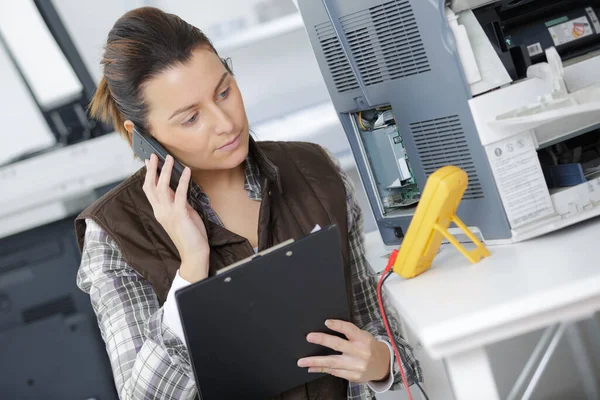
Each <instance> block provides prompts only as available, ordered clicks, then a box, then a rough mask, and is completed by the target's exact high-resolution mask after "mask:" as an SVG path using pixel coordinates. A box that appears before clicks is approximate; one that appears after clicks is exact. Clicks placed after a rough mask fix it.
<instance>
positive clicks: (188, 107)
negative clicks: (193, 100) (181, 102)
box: [169, 72, 229, 121]
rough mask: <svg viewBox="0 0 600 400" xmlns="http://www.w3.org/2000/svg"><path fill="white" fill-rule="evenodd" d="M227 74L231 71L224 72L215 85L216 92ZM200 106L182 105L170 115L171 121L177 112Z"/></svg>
mask: <svg viewBox="0 0 600 400" xmlns="http://www.w3.org/2000/svg"><path fill="white" fill-rule="evenodd" d="M227 75H229V72H225V73H223V75H221V79H219V83H218V84H217V86H216V87H215V93H217V90H219V88H220V87H221V85H222V84H223V81H224V80H225V78H227ZM196 106H198V104H190V105H189V106H185V107H182V108H180V109H178V110H177V111H175V112H174V113H173V115H171V116H170V117H169V121H170V120H172V119H173V117H174V116H176V115H177V114H181V113H182V112H185V111H188V110H191V109H192V108H194V107H196Z"/></svg>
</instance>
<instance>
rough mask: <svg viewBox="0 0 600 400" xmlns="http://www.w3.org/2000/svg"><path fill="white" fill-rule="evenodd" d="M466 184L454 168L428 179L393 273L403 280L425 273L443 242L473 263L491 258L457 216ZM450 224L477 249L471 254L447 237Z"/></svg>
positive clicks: (437, 172) (461, 173) (465, 175)
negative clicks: (450, 245)
mask: <svg viewBox="0 0 600 400" xmlns="http://www.w3.org/2000/svg"><path fill="white" fill-rule="evenodd" d="M468 180H469V178H468V176H467V174H466V172H465V171H463V170H462V169H460V168H457V167H454V166H447V167H443V168H440V169H439V170H437V171H436V172H434V173H433V174H431V175H430V176H429V178H428V179H427V183H426V184H425V189H424V190H423V194H422V196H421V199H420V200H419V205H418V206H417V210H416V212H415V215H414V216H413V218H412V221H411V223H410V226H409V227H408V231H407V232H406V236H405V237H404V240H403V242H402V245H401V246H400V251H399V253H398V256H397V258H396V260H395V262H394V272H396V273H397V274H398V275H400V276H402V277H403V278H414V277H415V276H417V275H420V274H422V273H423V272H425V271H426V270H427V269H428V268H429V267H430V266H431V263H432V262H433V259H434V257H435V255H436V254H437V251H438V249H439V247H440V245H441V244H442V240H443V239H444V238H446V239H447V240H448V241H449V242H450V243H451V244H453V245H454V246H455V247H456V248H457V249H458V251H460V252H461V253H462V254H463V255H464V256H465V257H466V258H467V259H469V261H471V262H472V263H476V262H478V261H479V260H481V259H482V258H483V257H488V256H489V255H490V252H489V250H488V249H487V248H486V247H485V246H484V245H483V243H481V242H480V241H479V240H478V239H477V237H476V236H475V235H473V233H472V232H471V231H470V230H469V228H467V226H466V225H465V224H464V223H463V222H462V221H461V220H460V219H459V218H458V217H457V216H456V210H457V209H458V205H459V204H460V201H461V199H462V196H463V194H464V193H465V190H466V189H467V184H468ZM452 222H454V224H456V226H458V227H459V228H460V229H461V230H462V231H463V232H464V233H465V234H466V235H467V237H468V238H469V239H471V241H473V243H474V244H475V245H476V246H477V247H476V248H475V249H474V250H471V251H468V250H467V249H465V248H464V247H463V246H462V245H461V244H460V243H459V242H458V240H456V238H455V237H454V236H452V235H451V234H450V232H449V231H448V228H449V227H450V223H452Z"/></svg>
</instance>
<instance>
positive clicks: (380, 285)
mask: <svg viewBox="0 0 600 400" xmlns="http://www.w3.org/2000/svg"><path fill="white" fill-rule="evenodd" d="M396 257H398V250H394V251H392V254H390V258H389V259H388V263H387V265H386V267H385V270H384V271H383V273H382V275H381V278H380V279H379V283H378V284H377V302H378V303H379V311H380V312H381V317H382V318H383V324H384V325H385V330H386V332H387V335H388V338H389V340H390V343H391V344H392V347H393V348H394V354H395V355H396V362H397V363H398V367H400V375H402V382H403V383H404V389H406V393H407V394H408V399H409V400H413V398H412V394H411V393H410V388H409V387H408V382H407V380H406V375H405V374H404V368H403V367H402V359H401V358H400V352H399V351H398V347H397V346H396V340H395V339H394V335H393V334H392V330H391V329H390V325H389V323H388V320H387V316H386V313H385V308H384V305H383V296H382V294H381V292H382V288H383V281H384V280H385V277H386V276H387V275H388V274H389V273H390V272H391V270H392V268H393V267H394V263H395V262H396ZM390 373H393V371H390Z"/></svg>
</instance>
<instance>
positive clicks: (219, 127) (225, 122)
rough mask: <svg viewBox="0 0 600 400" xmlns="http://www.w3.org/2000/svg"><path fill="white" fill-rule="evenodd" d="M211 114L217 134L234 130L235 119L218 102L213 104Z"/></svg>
mask: <svg viewBox="0 0 600 400" xmlns="http://www.w3.org/2000/svg"><path fill="white" fill-rule="evenodd" d="M211 114H212V120H213V130H214V132H215V133H216V134H219V135H220V134H224V133H231V131H233V128H234V126H233V121H232V120H231V118H230V117H229V115H228V114H227V112H225V111H224V110H222V109H221V107H219V105H217V104H213V106H212V107H211Z"/></svg>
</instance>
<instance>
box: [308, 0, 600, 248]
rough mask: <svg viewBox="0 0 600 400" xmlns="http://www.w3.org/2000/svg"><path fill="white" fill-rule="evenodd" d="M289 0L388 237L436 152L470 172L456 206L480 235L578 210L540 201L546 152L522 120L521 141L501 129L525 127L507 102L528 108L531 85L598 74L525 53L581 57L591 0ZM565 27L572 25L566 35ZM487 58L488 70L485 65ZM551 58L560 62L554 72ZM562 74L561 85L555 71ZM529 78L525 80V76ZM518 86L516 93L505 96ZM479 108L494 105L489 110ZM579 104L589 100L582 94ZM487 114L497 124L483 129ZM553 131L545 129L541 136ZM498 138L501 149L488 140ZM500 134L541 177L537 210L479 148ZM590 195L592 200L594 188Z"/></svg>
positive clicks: (536, 230) (400, 223) (530, 226)
mask: <svg viewBox="0 0 600 400" xmlns="http://www.w3.org/2000/svg"><path fill="white" fill-rule="evenodd" d="M298 8H299V10H300V13H301V15H302V18H303V21H304V24H305V26H306V30H307V33H308V37H309V39H310V42H311V45H312V48H313V51H314V53H315V56H316V59H317V61H318V64H319V66H320V69H321V72H322V75H323V78H324V80H325V83H326V86H327V89H328V91H329V94H330V96H331V100H332V102H333V104H334V107H335V109H336V112H337V113H338V115H339V119H340V122H341V124H342V126H343V128H344V131H345V133H346V136H347V138H348V141H349V143H350V147H351V149H352V152H353V154H354V157H355V160H356V163H357V167H358V171H359V174H360V177H361V180H362V182H363V185H364V187H365V190H366V193H367V197H368V199H369V202H370V205H371V208H372V210H373V213H374V216H375V219H376V221H377V225H378V228H379V231H380V233H381V236H382V238H383V240H384V242H385V243H386V244H388V245H397V244H399V243H401V241H402V238H403V236H404V233H405V232H406V229H407V228H408V226H409V224H410V221H411V218H412V215H413V214H414V211H415V208H416V205H417V204H418V201H419V197H420V193H421V191H422V190H423V187H424V185H425V182H426V179H427V177H428V176H429V175H430V174H431V173H433V172H434V171H435V170H437V169H438V168H440V167H442V166H445V165H455V166H458V167H460V168H462V169H463V170H465V171H466V172H467V173H468V175H469V186H468V188H467V191H466V192H465V195H464V198H463V202H462V203H461V205H460V207H459V210H458V214H459V216H460V218H461V219H463V221H464V222H465V223H466V224H467V225H469V226H470V227H472V228H473V229H474V230H475V231H476V232H477V233H479V234H480V235H481V236H482V237H483V238H484V239H485V240H487V241H516V240H521V239H526V238H529V237H533V236H537V235H540V234H543V233H546V232H549V231H551V230H554V229H558V228H561V227H562V226H566V225H569V224H571V223H574V222H577V221H578V220H581V219H582V215H579V216H577V217H576V218H571V219H569V218H570V216H567V217H568V218H567V217H566V216H565V215H564V213H563V212H562V211H561V210H559V209H558V208H559V207H558V206H555V205H553V204H552V201H554V200H553V198H551V196H553V192H552V190H553V189H552V187H551V186H550V185H548V186H546V185H545V183H544V174H543V172H546V170H544V171H543V172H542V166H543V165H542V164H543V159H544V157H545V156H546V153H547V151H545V150H542V149H540V148H539V146H537V145H538V144H539V143H538V142H540V140H538V139H539V138H538V139H536V137H535V134H536V133H535V129H534V128H532V126H531V124H530V125H527V127H526V128H523V131H526V132H528V133H530V134H531V135H532V140H531V146H529V143H530V142H529V141H527V140H523V139H522V138H520V137H519V139H518V147H517V145H516V144H515V145H513V144H510V143H504V142H503V141H506V140H509V139H510V135H509V134H508V133H506V132H508V131H510V129H508V128H506V125H507V124H508V125H510V127H511V129H513V131H510V134H516V133H519V134H522V133H523V132H521V131H519V132H514V129H517V130H518V129H520V128H515V123H516V122H515V118H517V117H519V118H521V117H522V115H521V114H519V113H520V112H521V111H519V110H513V108H514V109H518V108H519V107H525V108H526V107H534V106H535V103H536V101H537V100H538V99H539V97H541V96H550V97H552V96H554V97H552V99H554V100H556V99H557V98H558V97H559V96H558V95H556V93H557V92H556V91H557V90H558V89H557V87H559V88H563V89H564V93H563V92H561V93H560V94H561V96H563V95H564V96H566V97H564V98H565V99H566V98H569V101H570V100H571V98H570V96H572V93H571V92H569V90H570V89H580V87H577V88H575V86H577V85H576V84H573V82H571V81H568V79H571V77H574V76H576V75H578V76H579V77H581V76H587V77H590V76H592V75H593V77H592V78H593V79H592V78H590V79H588V81H589V82H587V81H586V85H587V84H595V83H598V82H600V77H596V75H594V74H595V72H591V73H590V74H591V75H582V74H583V73H581V71H580V70H581V67H577V68H579V69H577V70H574V69H568V68H566V67H565V70H564V71H563V69H562V64H561V63H560V62H559V64H561V65H560V66H559V67H556V68H554V69H552V68H550V67H548V68H545V67H544V68H541V67H540V68H537V67H536V68H537V69H535V68H534V72H536V71H537V75H538V76H537V77H532V76H528V71H530V73H531V67H532V66H535V65H538V64H539V65H545V66H547V62H548V59H547V57H546V53H547V52H550V53H551V56H549V57H550V58H552V60H554V61H555V58H556V57H554V55H555V52H554V50H557V52H558V57H562V60H563V61H567V60H569V61H571V62H572V63H575V61H578V60H580V59H581V58H582V57H584V58H587V59H591V58H593V57H591V56H590V55H593V54H594V51H595V50H596V49H598V48H600V24H598V19H597V15H600V1H598V0H574V1H573V0H569V1H566V0H521V1H519V0H516V1H515V0H512V1H508V0H504V1H486V0H479V1H476V0H454V1H452V2H450V1H444V0H299V1H298ZM571 30H572V32H571ZM571 33H573V34H574V35H578V34H580V37H577V38H575V39H572V38H571V39H569V38H568V37H567V35H569V34H571ZM563 34H564V35H565V36H564V37H562V36H560V35H563ZM557 35H558V36H560V37H558V38H557ZM599 60H600V58H599V57H596V58H595V59H594V60H593V61H594V62H595V63H596V65H595V66H594V65H589V64H585V66H586V68H587V70H586V71H588V70H589V71H594V70H597V68H596V67H597V66H598V65H597V64H598V61H599ZM554 64H556V63H554ZM554 64H552V65H554ZM581 65H584V64H581ZM495 70H498V71H500V72H499V73H496V74H495V75H494V74H493V73H492V72H493V71H495ZM550 70H551V71H555V72H556V71H557V70H558V72H556V74H555V75H556V76H555V75H552V73H551V72H549V71H550ZM578 71H579V72H578ZM561 74H562V75H561ZM526 78H531V79H526ZM596 78H597V79H596ZM565 79H566V80H567V82H566V84H564V85H559V84H557V83H556V82H563V83H564V82H565ZM574 79H575V78H574ZM577 79H579V78H577ZM577 79H575V80H577ZM594 79H596V80H594ZM532 82H533V84H535V85H534V86H535V87H534V88H532V87H530V86H528V85H531V84H532ZM577 82H578V84H580V83H581V82H580V81H577ZM582 85H583V84H581V85H580V86H582ZM520 91H522V92H523V93H525V94H526V95H520V94H517V99H515V97H514V96H515V94H516V93H520ZM553 93H554V95H553ZM494 96H495V97H494ZM498 96H500V97H498ZM502 96H504V97H502ZM507 96H508V97H507ZM588 97H589V96H588ZM592 97H593V96H592ZM561 99H563V97H561ZM554 100H553V101H554ZM563 100H564V99H563ZM520 101H522V102H523V104H521V103H519V102H520ZM556 101H558V100H556ZM561 101H562V100H561ZM573 101H574V100H573ZM590 101H591V100H590ZM478 102H479V103H478ZM480 103H481V104H480ZM567 103H568V101H567V100H564V101H563V102H562V103H560V104H559V105H560V106H566V104H567ZM482 104H485V107H483V106H482ZM544 104H546V103H544ZM552 104H553V106H552V107H554V106H556V105H555V103H552ZM482 107H483V108H482ZM552 107H551V108H552ZM556 107H558V106H556ZM534 108H535V107H534ZM482 110H483V111H482ZM490 110H492V111H494V112H495V110H497V111H498V112H497V113H495V114H494V113H492V114H493V115H488V114H489V113H490ZM536 110H537V109H536ZM569 110H570V109H569ZM538 111H539V110H538ZM579 111H581V112H583V111H582V110H581V109H580V110H579ZM584 111H586V112H590V113H591V111H590V110H589V107H587V108H585V110H584ZM510 112H513V114H510ZM531 112H533V111H531ZM531 112H530V113H531ZM536 112H537V111H536ZM525 114H527V112H523V115H525ZM548 114H551V113H548ZM567 114H568V112H567ZM556 115H558V114H556ZM560 115H563V114H560ZM578 115H580V114H578ZM586 115H587V114H586ZM513 117H514V118H513ZM544 117H546V115H545V114H544ZM485 118H491V119H492V120H494V121H492V122H489V121H487V120H485ZM511 118H513V119H511ZM536 118H537V117H536ZM548 118H550V117H548ZM561 118H562V117H561ZM565 118H566V119H561V120H560V122H561V123H563V125H564V129H563V131H561V132H560V134H561V135H562V133H565V134H567V133H568V135H569V138H572V137H574V136H577V135H578V133H577V132H583V130H582V129H583V128H586V129H587V131H586V132H591V131H592V130H593V129H591V128H590V127H592V128H593V127H595V128H598V127H599V126H600V120H598V121H595V120H594V121H591V122H590V123H589V124H587V125H586V126H585V127H581V126H578V125H577V123H574V122H573V121H574V120H573V118H571V119H569V118H567V117H565ZM507 119H508V120H507ZM496 120H499V121H500V122H497V121H496ZM519 121H520V120H519ZM488 122H489V123H490V124H492V125H493V123H496V124H497V125H499V126H500V128H497V129H496V128H494V129H496V130H494V131H493V132H492V133H487V132H486V129H487V128H488ZM559 125H560V124H559ZM519 126H520V125H519ZM554 126H557V125H556V123H555V124H554ZM503 129H504V130H503ZM507 129H508V130H507ZM499 132H500V133H499ZM502 135H505V136H502ZM492 136H493V139H491V137H492ZM496 136H498V137H496ZM500 136H502V137H500ZM558 139H560V135H558V136H556V135H555V136H554V137H553V143H549V142H548V143H547V144H548V146H551V145H555V144H556V141H557V140H558ZM515 140H517V139H515ZM592 140H593V139H590V141H592ZM497 143H501V144H502V146H505V147H503V149H504V152H503V151H502V150H499V148H497V147H494V145H496V144H497ZM515 143H517V142H515ZM586 143H587V142H586ZM521 144H523V145H524V146H521ZM525 145H527V146H525ZM575 145H576V144H575ZM575 145H571V144H568V145H565V146H566V147H565V146H563V147H564V148H566V149H567V150H569V149H571V147H573V146H575ZM506 146H508V148H515V149H517V150H519V151H521V150H522V152H523V157H524V159H526V160H527V162H530V164H531V171H532V173H531V176H530V177H529V178H528V179H531V180H532V181H533V182H534V183H535V184H540V182H541V185H543V188H542V189H540V190H537V188H536V189H535V190H536V193H537V192H539V196H540V198H543V201H541V200H540V202H538V203H539V204H544V206H543V210H538V209H536V207H538V208H539V207H540V206H538V205H537V203H536V204H533V205H531V209H529V208H528V209H525V210H521V209H519V210H515V208H518V205H519V203H521V202H523V204H526V206H527V207H529V205H528V203H527V201H525V200H527V199H529V200H531V199H535V200H536V201H537V198H536V197H535V196H533V194H532V193H533V192H531V193H529V192H527V190H521V191H520V192H519V193H518V196H516V195H514V194H510V193H509V194H507V193H508V191H509V189H510V188H512V187H513V186H514V187H518V186H519V185H518V184H515V183H514V182H512V183H511V181H510V180H509V179H508V178H506V177H504V176H503V175H501V174H500V173H499V172H498V171H499V169H498V164H497V163H496V160H492V159H490V154H491V155H493V154H494V151H495V152H496V154H498V152H500V153H501V154H502V155H503V156H506V157H508V156H509V155H510V154H511V153H512V152H510V151H506ZM536 146H537V147H536ZM599 148H600V147H599ZM563 150H564V149H563ZM567 150H564V151H567ZM525 152H527V153H526V154H525ZM541 153H543V154H541ZM515 154H516V153H515ZM538 156H539V157H538ZM590 157H592V156H590ZM598 157H599V160H600V154H598ZM499 158H500V157H499ZM592 158H593V157H592ZM558 159H560V157H556V160H558ZM562 159H563V160H566V159H565V158H562ZM556 160H555V161H556ZM557 162H558V161H557ZM550 163H552V160H551V161H550ZM507 165H508V164H507ZM528 165H529V164H528ZM555 166H556V165H552V167H555ZM538 170H539V171H538ZM515 171H516V170H515ZM552 171H554V170H552ZM523 176H525V174H524V175H523ZM540 176H541V178H540ZM517 178H518V177H517ZM513 179H515V177H513ZM580 183H581V182H580ZM598 185H599V187H600V181H598ZM599 191H600V190H599ZM511 196H512V197H511ZM519 196H522V197H519ZM521 198H523V199H525V200H521ZM511 199H512V200H511ZM565 201H570V200H565ZM590 202H591V203H590V204H592V203H593V205H594V207H595V204H596V203H598V204H600V198H599V199H597V202H596V200H595V199H594V200H590ZM595 213H600V208H599V209H596V210H595ZM588 217H589V216H588V215H587V214H586V216H585V217H583V219H584V218H588Z"/></svg>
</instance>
